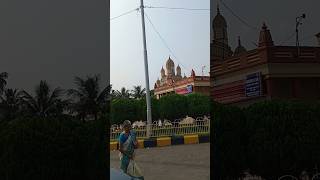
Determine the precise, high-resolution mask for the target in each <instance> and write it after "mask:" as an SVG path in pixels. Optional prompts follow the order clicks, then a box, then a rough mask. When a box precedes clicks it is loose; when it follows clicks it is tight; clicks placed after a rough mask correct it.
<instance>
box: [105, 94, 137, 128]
mask: <svg viewBox="0 0 320 180" xmlns="http://www.w3.org/2000/svg"><path fill="white" fill-rule="evenodd" d="M139 109H140V108H139V101H137V100H135V99H123V98H121V99H114V100H112V102H111V110H110V115H111V124H120V123H122V122H123V121H124V120H130V121H136V120H140V119H141V117H140V116H139V113H138V112H139Z"/></svg>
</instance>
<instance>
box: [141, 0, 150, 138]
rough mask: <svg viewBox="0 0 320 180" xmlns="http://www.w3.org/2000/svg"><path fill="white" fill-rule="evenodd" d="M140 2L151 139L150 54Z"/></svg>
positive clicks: (142, 8) (148, 128)
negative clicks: (148, 52)
mask: <svg viewBox="0 0 320 180" xmlns="http://www.w3.org/2000/svg"><path fill="white" fill-rule="evenodd" d="M140 2H141V5H140V9H141V21H142V36H143V52H144V53H143V54H144V67H145V78H146V100H147V137H150V135H151V127H152V115H151V100H150V88H149V70H148V54H147V42H146V30H145V21H144V5H143V0H140Z"/></svg>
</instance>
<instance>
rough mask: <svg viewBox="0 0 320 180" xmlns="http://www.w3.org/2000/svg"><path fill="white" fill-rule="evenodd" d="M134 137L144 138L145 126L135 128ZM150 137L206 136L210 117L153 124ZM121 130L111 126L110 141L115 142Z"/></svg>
mask: <svg viewBox="0 0 320 180" xmlns="http://www.w3.org/2000/svg"><path fill="white" fill-rule="evenodd" d="M133 129H134V130H135V131H136V136H137V138H139V139H144V138H146V135H147V128H146V126H145V125H142V126H140V127H139V126H135V127H133ZM151 129H152V131H151V137H168V136H176V135H188V134H208V133H210V117H200V118H197V119H192V118H189V119H188V118H185V119H177V120H175V121H173V122H171V121H168V120H165V121H164V122H161V123H159V122H158V121H155V122H153V124H152V127H151ZM122 131H123V129H122V128H121V127H120V126H117V125H113V126H111V129H110V140H111V141H114V140H116V139H117V138H118V137H119V135H120V133H121V132H122Z"/></svg>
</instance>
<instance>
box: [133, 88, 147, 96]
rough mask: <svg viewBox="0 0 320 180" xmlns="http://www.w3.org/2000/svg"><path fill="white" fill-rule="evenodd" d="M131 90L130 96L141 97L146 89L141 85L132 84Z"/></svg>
mask: <svg viewBox="0 0 320 180" xmlns="http://www.w3.org/2000/svg"><path fill="white" fill-rule="evenodd" d="M131 92H132V97H133V98H135V99H141V98H143V97H144V96H145V95H146V89H145V88H143V89H142V88H141V86H133V90H131Z"/></svg>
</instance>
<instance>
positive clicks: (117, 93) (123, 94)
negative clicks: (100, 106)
mask: <svg viewBox="0 0 320 180" xmlns="http://www.w3.org/2000/svg"><path fill="white" fill-rule="evenodd" d="M115 96H116V97H117V98H123V99H129V98H130V97H131V93H130V91H129V90H128V89H126V88H125V87H122V88H121V90H120V91H118V90H117V91H115Z"/></svg>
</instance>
